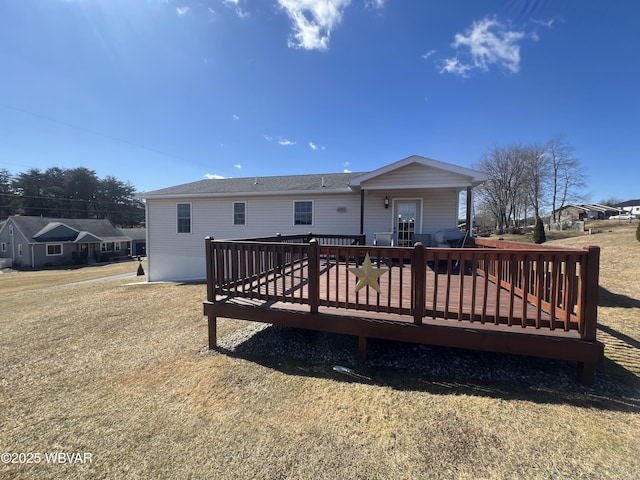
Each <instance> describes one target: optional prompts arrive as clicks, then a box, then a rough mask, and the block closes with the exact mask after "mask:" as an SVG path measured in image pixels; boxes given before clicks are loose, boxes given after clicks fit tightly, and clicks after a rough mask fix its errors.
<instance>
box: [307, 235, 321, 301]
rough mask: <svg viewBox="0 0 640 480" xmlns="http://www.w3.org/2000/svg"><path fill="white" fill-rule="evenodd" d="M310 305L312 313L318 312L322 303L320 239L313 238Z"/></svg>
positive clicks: (310, 244) (310, 247) (310, 261)
mask: <svg viewBox="0 0 640 480" xmlns="http://www.w3.org/2000/svg"><path fill="white" fill-rule="evenodd" d="M308 262H309V307H310V308H311V313H318V304H319V303H320V254H319V252H318V240H317V239H315V238H312V239H311V241H310V242H309V255H308Z"/></svg>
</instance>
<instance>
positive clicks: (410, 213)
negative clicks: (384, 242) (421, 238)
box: [396, 202, 418, 247]
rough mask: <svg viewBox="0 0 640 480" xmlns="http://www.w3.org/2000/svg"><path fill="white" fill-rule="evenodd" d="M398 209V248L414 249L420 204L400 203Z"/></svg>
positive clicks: (397, 205)
mask: <svg viewBox="0 0 640 480" xmlns="http://www.w3.org/2000/svg"><path fill="white" fill-rule="evenodd" d="M396 208H397V215H396V218H397V219H398V220H397V222H398V223H397V224H396V233H397V236H398V246H399V247H412V246H413V234H414V233H415V230H416V219H417V217H418V202H398V203H397V204H396Z"/></svg>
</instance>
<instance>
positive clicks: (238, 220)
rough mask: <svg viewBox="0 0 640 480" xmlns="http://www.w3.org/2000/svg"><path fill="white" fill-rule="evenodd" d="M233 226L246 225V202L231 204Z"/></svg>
mask: <svg viewBox="0 0 640 480" xmlns="http://www.w3.org/2000/svg"><path fill="white" fill-rule="evenodd" d="M233 224H234V225H246V224H247V202H233Z"/></svg>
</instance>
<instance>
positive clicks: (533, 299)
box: [204, 236, 603, 383]
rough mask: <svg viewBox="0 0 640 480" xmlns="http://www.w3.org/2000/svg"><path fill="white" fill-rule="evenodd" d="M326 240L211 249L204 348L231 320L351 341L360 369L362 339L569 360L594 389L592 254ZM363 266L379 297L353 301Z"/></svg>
mask: <svg viewBox="0 0 640 480" xmlns="http://www.w3.org/2000/svg"><path fill="white" fill-rule="evenodd" d="M321 238H323V239H324V242H325V244H322V245H321V244H319V243H317V242H315V241H314V242H310V243H306V242H305V243H296V240H297V242H301V239H300V238H291V237H277V238H271V239H260V240H259V241H234V242H216V241H213V240H211V239H207V255H208V256H207V295H208V298H207V302H205V305H204V311H205V314H206V315H207V316H208V317H209V345H210V347H211V348H213V347H215V343H216V318H217V317H231V318H242V319H246V320H253V321H261V322H268V323H275V324H281V325H289V326H292V327H298V328H308V329H313V330H322V331H330V332H337V333H346V334H352V335H357V336H358V337H359V338H360V356H361V358H362V359H363V360H364V358H365V356H366V339H367V338H386V339H391V340H400V341H409V342H417V343H425V344H434V345H444V346H453V347H462V348H472V349H477V350H490V351H498V352H506V353H519V354H525V355H535V356H543V357H549V358H556V359H563V360H575V361H577V362H578V365H579V376H580V380H581V381H583V382H586V383H589V382H592V381H593V377H594V372H595V365H596V364H597V363H598V362H600V361H601V359H602V356H603V346H602V344H600V343H599V342H597V340H596V338H595V330H596V328H595V325H596V312H597V308H596V307H597V273H598V271H597V270H598V255H599V251H598V249H597V248H594V247H592V248H590V249H586V250H565V249H560V250H559V249H555V250H550V249H545V248H539V247H532V246H531V245H529V246H528V248H524V247H523V246H522V244H515V245H514V244H507V243H498V244H492V243H490V242H484V243H483V242H478V243H479V245H477V246H478V247H482V248H465V249H432V248H429V249H425V248H423V247H422V246H421V245H416V247H415V248H393V247H368V246H363V245H348V244H347V245H344V244H341V243H355V242H357V241H361V239H360V238H357V237H353V238H342V239H341V238H340V237H334V236H324V237H321ZM305 240H308V238H307V239H303V240H302V241H305ZM354 240H355V242H354ZM326 243H331V244H326ZM500 247H501V248H500ZM367 255H369V258H371V261H372V263H373V268H374V269H383V270H384V273H382V274H379V281H378V286H379V292H378V291H376V290H375V289H374V288H372V287H371V286H366V287H364V288H362V289H361V290H359V291H358V290H357V287H356V284H357V280H358V278H357V277H356V276H355V275H354V274H353V273H352V272H351V271H350V270H349V269H351V268H355V267H359V266H361V265H362V264H363V262H364V261H365V258H366V256H367ZM589 272H590V273H589ZM378 273H379V272H378ZM594 278H595V280H594ZM594 285H595V287H594ZM594 296H595V297H594ZM594 298H595V300H594Z"/></svg>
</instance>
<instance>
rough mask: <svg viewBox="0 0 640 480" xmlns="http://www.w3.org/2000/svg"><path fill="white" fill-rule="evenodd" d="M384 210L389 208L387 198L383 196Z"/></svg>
mask: <svg viewBox="0 0 640 480" xmlns="http://www.w3.org/2000/svg"><path fill="white" fill-rule="evenodd" d="M384 208H389V197H387V196H386V195H385V196H384Z"/></svg>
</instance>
